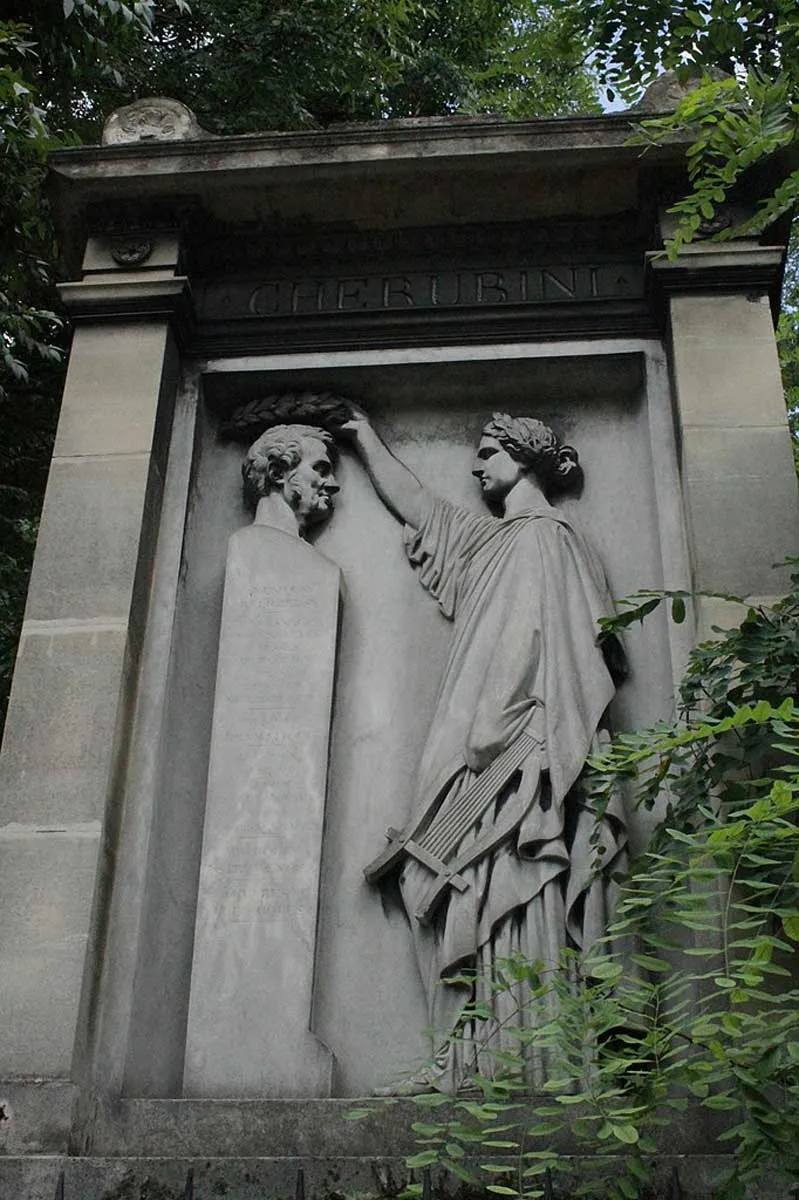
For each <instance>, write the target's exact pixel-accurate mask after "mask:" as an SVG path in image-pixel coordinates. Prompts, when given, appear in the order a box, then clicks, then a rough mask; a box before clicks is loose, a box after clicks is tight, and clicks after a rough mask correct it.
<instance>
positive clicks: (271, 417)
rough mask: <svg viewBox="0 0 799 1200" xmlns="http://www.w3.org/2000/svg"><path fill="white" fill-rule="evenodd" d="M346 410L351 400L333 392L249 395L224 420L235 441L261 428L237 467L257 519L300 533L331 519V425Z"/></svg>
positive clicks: (333, 492)
mask: <svg viewBox="0 0 799 1200" xmlns="http://www.w3.org/2000/svg"><path fill="white" fill-rule="evenodd" d="M350 414H351V409H350V407H349V405H348V404H347V403H346V402H345V401H342V400H341V399H340V398H338V397H336V396H334V395H332V393H329V392H324V393H322V392H300V393H297V392H288V393H284V394H281V395H270V396H266V397H263V398H259V399H257V400H252V401H250V402H249V403H247V404H245V405H242V406H241V407H240V408H238V409H237V410H236V411H235V412H234V413H233V415H232V417H231V418H230V420H229V421H227V422H226V423H225V424H223V425H222V427H221V429H220V433H221V434H222V435H223V436H226V437H228V438H232V439H235V440H237V441H249V440H250V438H251V437H252V436H253V434H254V433H255V432H256V431H260V436H259V437H258V438H257V439H256V440H255V441H254V442H253V443H252V445H251V446H250V447H249V449H248V451H247V454H246V456H245V459H244V462H243V463H242V468H241V470H242V475H243V478H244V499H245V501H246V503H247V504H248V505H249V506H250V507H251V508H253V509H255V523H256V524H260V525H264V524H268V525H272V526H274V527H275V528H278V529H282V530H284V531H285V532H293V533H298V534H299V535H300V537H303V538H304V537H306V535H307V533H308V531H309V530H311V529H313V528H314V527H315V526H318V525H320V524H322V523H323V522H324V521H326V520H328V519H329V517H330V516H331V515H332V512H333V502H334V497H335V496H336V494H337V493H338V491H339V487H338V484H337V482H336V479H335V465H336V460H337V457H338V452H337V447H336V442H335V438H334V437H333V434H332V433H331V432H330V430H331V428H333V429H336V428H339V427H340V426H341V424H342V422H343V421H344V420H346V419H347V418H348V417H349V416H350ZM323 425H324V426H326V427H325V428H323Z"/></svg>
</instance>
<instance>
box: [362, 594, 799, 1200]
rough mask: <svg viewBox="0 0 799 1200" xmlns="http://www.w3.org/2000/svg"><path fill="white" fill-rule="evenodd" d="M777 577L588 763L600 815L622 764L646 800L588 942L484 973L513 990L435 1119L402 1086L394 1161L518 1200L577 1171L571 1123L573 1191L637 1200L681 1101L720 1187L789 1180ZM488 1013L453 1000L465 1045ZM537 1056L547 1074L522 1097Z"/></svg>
mask: <svg viewBox="0 0 799 1200" xmlns="http://www.w3.org/2000/svg"><path fill="white" fill-rule="evenodd" d="M792 585H793V586H792V590H791V592H790V594H789V595H788V596H787V597H786V598H785V599H784V600H782V601H780V602H779V603H778V604H776V605H774V606H773V607H770V608H767V607H759V608H750V609H749V610H748V611H747V612H746V615H745V616H744V619H743V620H742V621H741V623H740V625H738V626H737V627H736V628H733V629H731V630H729V631H728V632H726V633H724V634H722V635H721V636H719V637H718V638H717V640H715V641H712V642H707V643H704V644H702V645H700V646H698V647H697V648H696V649H695V650H694V652H693V653H692V655H691V659H690V663H689V668H688V672H687V674H686V677H685V680H684V682H683V685H682V688H681V692H680V714H679V719H678V720H677V721H676V722H674V723H672V724H670V725H669V724H661V725H658V726H657V727H655V728H653V729H650V730H647V731H644V732H639V733H635V734H626V735H623V736H620V737H618V738H617V739H616V740H615V742H614V744H613V745H612V747H611V749H610V750H609V751H608V753H607V754H605V755H604V756H603V757H602V758H601V759H599V760H598V761H597V762H596V763H594V764H593V783H592V788H591V795H592V797H593V803H594V806H595V808H596V810H597V812H598V813H600V812H601V811H602V808H603V806H604V804H605V803H606V801H607V798H608V796H609V795H610V792H611V790H612V789H613V788H615V787H618V785H619V782H620V781H625V783H626V784H627V786H628V787H630V788H631V789H632V790H633V792H634V794H635V799H636V803H637V804H638V805H639V806H641V807H643V808H645V809H653V808H654V809H655V811H656V812H657V813H658V814H659V820H658V823H657V826H656V828H655V832H654V835H653V838H652V840H651V842H650V845H649V847H648V848H647V850H646V852H645V853H644V854H642V855H641V857H640V858H639V860H638V861H637V862H635V863H634V864H633V866H632V868H631V870H630V873H629V875H628V876H627V877H626V880H625V882H624V887H623V890H622V899H621V903H620V906H619V909H618V912H617V916H616V919H615V921H614V923H613V925H612V926H611V928H610V930H609V932H608V936H607V937H606V938H604V939H603V940H602V941H601V942H600V943H599V944H598V945H596V946H594V947H593V948H591V950H590V951H589V952H588V953H587V954H586V955H580V954H578V953H577V952H576V951H574V950H566V951H564V952H563V955H562V957H561V960H560V961H559V963H557V964H543V963H528V962H525V961H524V960H522V959H512V960H508V961H505V962H503V963H501V964H499V969H498V970H497V972H496V974H495V976H494V978H493V979H492V980H491V981H487V982H486V986H488V987H490V988H492V989H493V990H495V991H497V990H499V991H503V992H506V993H507V994H508V996H509V997H516V996H519V995H520V994H521V995H523V996H525V997H526V998H525V999H523V1000H522V1001H521V1002H520V1003H519V1004H517V1005H516V1006H515V1007H513V1006H512V1005H506V1007H507V1008H510V1009H511V1011H510V1015H509V1016H508V1018H507V1021H506V1025H505V1028H504V1030H503V1034H504V1036H503V1047H504V1048H503V1051H502V1053H498V1052H495V1053H493V1062H492V1064H491V1069H490V1070H485V1068H484V1069H483V1073H482V1074H481V1073H479V1072H475V1074H474V1076H473V1077H472V1078H471V1079H470V1080H469V1083H470V1085H471V1091H472V1095H467V1096H463V1097H461V1096H459V1097H458V1098H456V1099H455V1100H454V1101H452V1102H451V1103H450V1104H449V1106H448V1107H447V1108H446V1110H443V1111H442V1115H441V1118H440V1119H439V1116H438V1113H437V1112H436V1109H437V1108H438V1106H440V1105H442V1106H443V1105H446V1104H447V1097H442V1096H439V1095H423V1096H419V1097H417V1098H416V1100H417V1102H418V1103H419V1104H420V1106H421V1107H422V1108H424V1109H428V1110H429V1111H427V1112H426V1113H425V1116H424V1119H423V1120H420V1121H419V1122H418V1124H417V1125H416V1126H415V1130H416V1133H417V1136H418V1142H419V1146H420V1150H419V1153H418V1154H416V1155H414V1156H413V1158H412V1159H410V1160H409V1165H411V1166H416V1167H422V1166H425V1165H431V1164H433V1163H437V1164H439V1165H442V1166H444V1167H446V1168H447V1169H449V1170H450V1171H452V1172H453V1173H454V1174H455V1175H456V1176H457V1177H458V1178H461V1179H463V1180H468V1181H469V1182H471V1183H477V1182H480V1181H481V1180H482V1181H483V1183H485V1180H486V1179H490V1180H491V1182H490V1183H489V1184H488V1190H489V1191H492V1192H495V1193H496V1194H498V1195H506V1196H515V1197H519V1198H524V1200H527V1198H533V1197H538V1196H542V1195H544V1194H545V1193H544V1183H543V1180H544V1177H545V1175H546V1172H547V1171H549V1172H550V1173H556V1172H567V1171H568V1170H569V1169H570V1168H569V1162H568V1159H566V1158H564V1157H563V1156H562V1155H561V1154H559V1153H558V1151H557V1149H556V1147H555V1145H554V1144H553V1143H554V1140H555V1139H556V1138H557V1137H558V1136H559V1135H565V1136H567V1137H568V1141H569V1153H570V1154H574V1153H580V1154H581V1155H582V1156H583V1157H582V1158H581V1173H580V1178H579V1180H570V1185H569V1186H570V1194H574V1195H591V1196H594V1197H597V1196H603V1197H608V1198H609V1200H635V1198H636V1197H637V1196H639V1195H640V1194H641V1190H642V1189H645V1188H646V1187H647V1186H648V1185H650V1184H651V1182H652V1173H653V1166H654V1161H655V1160H654V1159H653V1156H654V1155H655V1152H656V1150H657V1149H658V1140H657V1139H658V1137H659V1136H660V1137H661V1144H662V1138H663V1136H667V1134H661V1133H660V1131H668V1130H669V1128H670V1127H671V1126H672V1124H673V1123H674V1122H675V1120H676V1119H677V1118H678V1116H679V1115H680V1114H684V1113H686V1112H687V1113H688V1114H689V1115H690V1119H691V1121H692V1122H694V1123H696V1122H697V1121H700V1120H702V1119H713V1118H714V1117H716V1116H717V1119H719V1120H720V1121H721V1122H722V1123H723V1129H722V1131H721V1133H720V1137H719V1142H720V1143H721V1145H720V1146H719V1150H726V1151H727V1152H728V1153H729V1154H730V1155H731V1156H732V1161H733V1162H734V1167H733V1169H732V1170H731V1171H728V1172H727V1174H726V1177H723V1178H719V1179H718V1181H717V1184H716V1190H715V1192H714V1195H716V1196H718V1197H725V1198H727V1200H745V1198H746V1197H749V1196H751V1195H753V1194H754V1193H753V1189H754V1188H756V1186H757V1184H758V1183H759V1182H761V1181H762V1178H763V1177H764V1176H765V1175H768V1178H769V1179H776V1178H779V1177H784V1178H785V1180H786V1184H787V1182H790V1183H792V1184H794V1185H795V1184H796V1183H799V981H797V979H796V945H797V943H799V705H797V703H796V697H797V696H799V574H796V575H794V576H793V579H792ZM662 598H666V599H670V600H671V601H672V603H674V601H675V600H677V599H679V600H681V601H682V594H680V593H677V594H674V595H671V594H669V595H667V596H665V597H664V596H662V594H661V596H658V595H657V594H655V593H647V594H645V595H644V597H643V598H642V599H640V600H638V601H636V602H635V603H631V604H630V605H629V608H628V610H627V613H625V614H624V615H623V616H622V617H621V618H620V619H619V620H617V621H616V623H615V627H614V629H613V630H612V631H613V632H615V631H617V630H618V628H619V627H623V626H624V625H625V624H629V619H628V614H632V617H631V619H639V618H640V617H641V616H642V609H644V608H648V609H649V611H651V609H652V606H653V602H654V603H655V604H656V603H657V602H658V600H659V599H662ZM643 615H645V614H643ZM679 615H680V613H679V612H678V616H679ZM609 631H611V630H609ZM717 632H718V633H721V631H717ZM597 865H598V864H597ZM520 984H522V985H523V986H522V987H521V989H520ZM553 994H554V995H555V997H556V998H557V1005H556V1006H555V1015H553V1016H549V1017H548V1019H545V1020H542V1019H541V1018H540V1017H539V1018H538V1019H537V1020H538V1023H537V1024H536V1017H535V1014H536V1012H538V1013H540V1012H541V1011H542V1005H541V1001H542V999H545V998H549V999H551V997H552V995H553ZM543 1008H544V1010H545V1011H547V1012H549V1013H551V1012H552V1011H553V1009H552V1006H551V1005H545V1006H543ZM486 1015H487V1010H486V1009H485V1006H481V1005H475V1006H474V1011H473V1012H469V1011H468V1010H467V1012H466V1014H465V1018H464V1022H463V1025H462V1028H461V1030H460V1031H459V1032H458V1033H456V1035H455V1036H456V1037H458V1038H462V1039H464V1040H466V1041H467V1043H469V1040H470V1038H471V1031H472V1029H473V1028H474V1026H473V1025H472V1024H471V1023H470V1020H469V1018H470V1016H475V1017H479V1018H480V1020H481V1021H482V1022H483V1023H484V1022H485V1019H486ZM496 1033H497V1029H493V1030H490V1031H489V1033H488V1034H487V1039H486V1041H485V1043H484V1044H483V1045H481V1047H480V1055H481V1058H480V1062H481V1064H485V1062H486V1061H487V1056H488V1060H490V1059H491V1056H492V1043H493V1042H494V1041H495V1035H496ZM509 1034H510V1035H513V1036H515V1039H516V1043H517V1046H518V1049H517V1050H515V1051H511V1052H508V1050H507V1048H506V1047H507V1043H508V1035H509ZM531 1051H533V1052H534V1053H535V1054H537V1055H540V1054H542V1053H543V1054H544V1055H545V1056H546V1059H547V1061H548V1063H549V1073H550V1077H549V1079H548V1082H547V1083H546V1084H545V1085H544V1089H543V1091H544V1095H543V1096H542V1095H541V1094H539V1095H538V1097H533V1098H532V1099H531V1098H530V1088H529V1061H530V1054H531ZM489 1075H490V1076H491V1078H489V1077H488V1076H489ZM364 1111H366V1110H360V1111H359V1113H358V1114H357V1115H358V1116H361V1115H363V1113H364ZM710 1136H711V1135H710V1134H708V1137H710ZM416 1190H418V1189H416Z"/></svg>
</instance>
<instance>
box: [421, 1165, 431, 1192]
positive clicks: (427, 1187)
mask: <svg viewBox="0 0 799 1200" xmlns="http://www.w3.org/2000/svg"><path fill="white" fill-rule="evenodd" d="M432 1195H433V1181H432V1179H431V1177H430V1168H429V1167H425V1168H424V1170H423V1171H422V1200H432Z"/></svg>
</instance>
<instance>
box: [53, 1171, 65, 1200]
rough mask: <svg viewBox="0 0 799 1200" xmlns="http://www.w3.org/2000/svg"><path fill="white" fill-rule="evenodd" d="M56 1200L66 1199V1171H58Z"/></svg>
mask: <svg viewBox="0 0 799 1200" xmlns="http://www.w3.org/2000/svg"><path fill="white" fill-rule="evenodd" d="M54 1200H64V1172H63V1171H59V1172H58V1179H57V1180H56V1185H55V1197H54Z"/></svg>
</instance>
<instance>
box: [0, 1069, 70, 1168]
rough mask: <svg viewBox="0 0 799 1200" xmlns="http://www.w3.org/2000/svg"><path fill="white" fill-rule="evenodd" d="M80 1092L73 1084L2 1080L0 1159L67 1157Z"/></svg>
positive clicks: (34, 1080) (0, 1090) (0, 1084)
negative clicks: (23, 1155)
mask: <svg viewBox="0 0 799 1200" xmlns="http://www.w3.org/2000/svg"><path fill="white" fill-rule="evenodd" d="M77 1093H78V1089H77V1087H76V1086H75V1084H74V1083H62V1082H56V1081H53V1080H45V1079H29V1080H25V1081H24V1082H20V1081H19V1080H14V1079H0V1113H2V1114H3V1115H2V1117H0V1157H2V1156H5V1155H9V1154H15V1155H19V1154H65V1153H66V1151H67V1148H68V1145H69V1135H70V1128H71V1124H72V1108H73V1105H74V1102H75V1098H76V1096H77Z"/></svg>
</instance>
